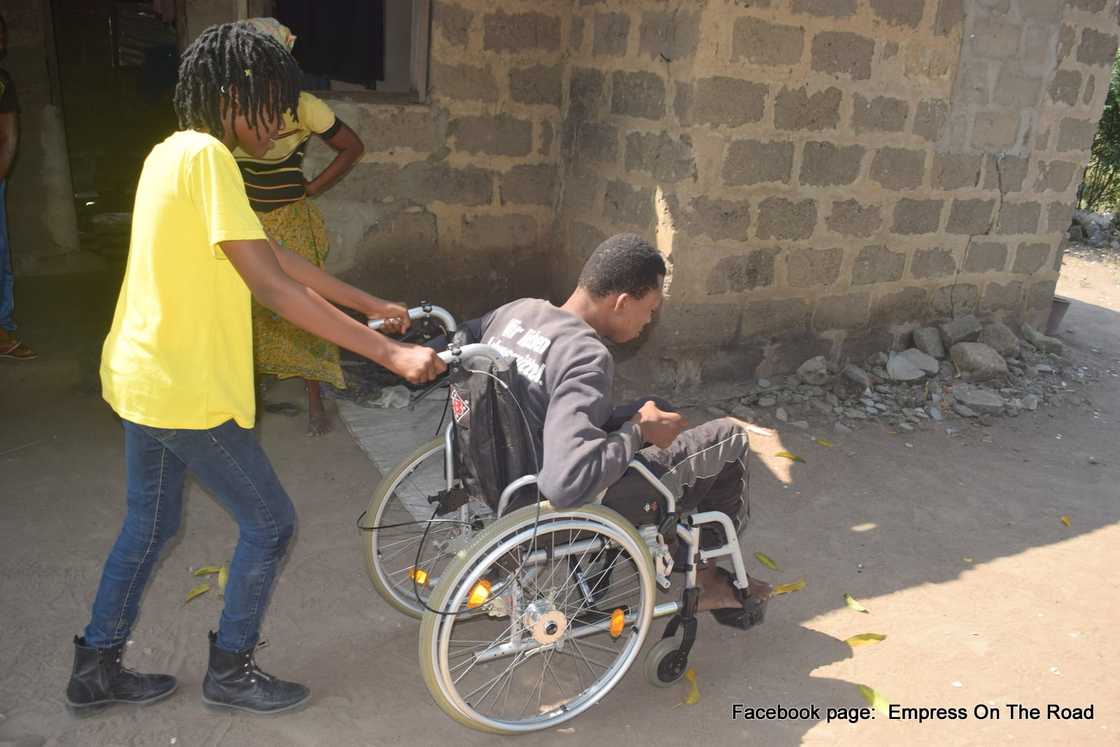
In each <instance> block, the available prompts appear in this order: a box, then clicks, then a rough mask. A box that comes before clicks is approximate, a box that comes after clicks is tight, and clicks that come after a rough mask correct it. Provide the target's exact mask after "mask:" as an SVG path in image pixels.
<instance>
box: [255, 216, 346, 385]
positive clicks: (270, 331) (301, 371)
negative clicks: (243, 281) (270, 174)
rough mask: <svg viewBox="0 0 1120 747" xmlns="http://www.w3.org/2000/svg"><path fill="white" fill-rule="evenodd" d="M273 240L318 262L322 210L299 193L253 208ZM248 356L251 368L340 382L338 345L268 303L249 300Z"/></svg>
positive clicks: (322, 251) (324, 248)
mask: <svg viewBox="0 0 1120 747" xmlns="http://www.w3.org/2000/svg"><path fill="white" fill-rule="evenodd" d="M257 216H258V217H259V218H260V219H261V225H263V226H264V230H265V232H266V233H267V234H268V235H269V238H271V239H272V240H273V241H275V242H276V243H277V244H279V245H280V246H282V247H284V248H285V249H288V250H290V251H292V252H295V253H296V254H298V255H299V256H301V257H303V258H304V259H306V260H307V261H308V262H311V263H313V264H314V265H316V266H318V267H322V266H323V263H324V262H325V261H326V259H327V252H328V251H329V246H328V243H327V229H326V226H325V224H324V223H323V215H322V214H321V213H320V212H319V208H317V207H316V206H315V205H314V204H313V203H312V202H311V201H310V200H307V199H303V200H299V201H298V202H293V203H292V204H291V205H285V206H284V207H282V208H278V209H276V210H273V211H271V212H268V213H257ZM253 357H254V363H255V365H256V370H257V373H262V374H272V375H274V376H278V377H279V378H281V379H287V378H291V377H293V376H298V377H300V378H301V379H307V380H309V381H324V382H326V383H328V384H331V385H333V386H334V387H336V388H338V389H342V388H344V387H345V386H346V382H345V380H344V379H343V378H342V367H341V366H340V365H339V363H338V346H337V345H335V344H334V343H331V342H327V341H326V340H324V339H322V338H320V337H316V336H315V335H313V334H311V333H310V332H305V331H304V330H302V329H300V328H299V327H297V326H295V325H294V324H292V323H291V322H289V321H287V320H285V319H283V318H282V317H280V316H279V315H277V314H276V313H274V312H273V311H271V310H270V309H267V308H265V307H264V306H261V305H260V304H259V303H257V302H256V301H255V300H254V301H253Z"/></svg>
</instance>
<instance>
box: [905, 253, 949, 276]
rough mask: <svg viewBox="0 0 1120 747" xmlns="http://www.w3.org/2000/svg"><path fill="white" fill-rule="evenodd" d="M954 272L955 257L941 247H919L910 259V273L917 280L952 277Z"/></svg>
mask: <svg viewBox="0 0 1120 747" xmlns="http://www.w3.org/2000/svg"><path fill="white" fill-rule="evenodd" d="M956 272H957V260H956V258H955V257H954V256H953V253H952V252H950V251H949V250H947V249H942V248H941V247H933V248H931V249H919V250H917V251H916V252H914V256H913V258H912V259H911V260H910V275H911V276H912V277H914V278H916V279H918V280H924V279H927V278H943V277H952V276H953V275H954V274H956Z"/></svg>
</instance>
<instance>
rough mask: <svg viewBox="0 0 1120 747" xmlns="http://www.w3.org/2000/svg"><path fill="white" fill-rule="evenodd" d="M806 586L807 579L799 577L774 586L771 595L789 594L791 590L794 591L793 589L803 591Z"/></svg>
mask: <svg viewBox="0 0 1120 747" xmlns="http://www.w3.org/2000/svg"><path fill="white" fill-rule="evenodd" d="M804 588H805V579H803V578H799V579H797V580H796V581H791V582H790V583H788V584H781V585H779V586H775V587H774V588H773V590H772V591H771V592H770V596H772V597H776V596H780V595H782V594H789V593H790V592H793V591H801V590H802V589H804Z"/></svg>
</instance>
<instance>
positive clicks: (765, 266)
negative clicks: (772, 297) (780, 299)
mask: <svg viewBox="0 0 1120 747" xmlns="http://www.w3.org/2000/svg"><path fill="white" fill-rule="evenodd" d="M777 254H778V250H777V249H756V250H755V251H753V252H750V253H749V254H737V255H733V256H730V257H723V258H722V259H720V261H719V262H717V263H716V266H715V267H713V268H712V271H711V272H710V273H709V274H708V282H707V291H708V295H709V296H713V295H719V294H722V293H741V292H743V291H746V290H753V289H755V288H765V287H768V286H771V285H773V284H774V258H775V257H776V256H777Z"/></svg>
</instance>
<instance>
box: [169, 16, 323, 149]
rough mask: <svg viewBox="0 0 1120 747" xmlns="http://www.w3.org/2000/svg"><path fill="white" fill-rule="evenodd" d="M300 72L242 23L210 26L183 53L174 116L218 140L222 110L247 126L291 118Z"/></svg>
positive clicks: (292, 60)
mask: <svg viewBox="0 0 1120 747" xmlns="http://www.w3.org/2000/svg"><path fill="white" fill-rule="evenodd" d="M301 77H302V73H301V72H300V69H299V65H298V64H297V63H296V61H295V58H293V57H292V55H291V53H290V52H289V51H288V50H287V49H286V48H285V47H284V45H283V44H281V43H280V42H278V41H276V40H275V39H273V38H272V37H270V36H268V35H267V34H263V33H261V32H260V31H257V30H256V29H255V28H254V27H253V26H252V25H251V24H249V23H246V22H244V21H238V22H237V23H223V24H221V25H218V26H211V27H210V28H208V29H206V30H205V31H203V32H202V34H200V35H199V37H198V38H197V39H195V40H194V42H192V43H191V45H190V46H189V47H187V48H186V50H184V51H183V56H182V60H181V61H180V63H179V82H178V83H176V84H175V113H176V114H177V115H178V116H179V126H180V127H182V128H184V129H205V130H206V131H208V132H210V133H211V134H213V135H215V136H217V137H221V134H222V132H223V131H224V121H225V115H226V111H227V108H228V107H230V106H233V107H234V113H235V114H238V113H240V114H244V115H245V118H246V120H247V121H248V123H249V126H250V127H254V128H255V127H256V126H257V121H258V119H260V117H261V116H262V115H267V116H269V117H270V118H277V117H279V116H281V115H282V114H283V113H284V112H287V111H290V112H291V113H292V116H293V117H294V116H295V115H296V111H297V109H298V104H299V92H300V79H301Z"/></svg>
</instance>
